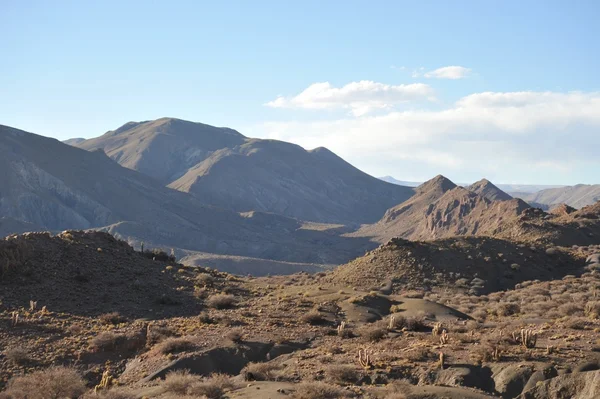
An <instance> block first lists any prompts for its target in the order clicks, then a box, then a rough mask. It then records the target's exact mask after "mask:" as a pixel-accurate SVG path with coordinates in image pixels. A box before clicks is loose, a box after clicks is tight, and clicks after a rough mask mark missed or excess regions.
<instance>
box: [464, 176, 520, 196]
mask: <svg viewBox="0 0 600 399" xmlns="http://www.w3.org/2000/svg"><path fill="white" fill-rule="evenodd" d="M468 189H469V191H472V192H474V193H475V194H479V195H481V196H482V197H485V198H487V199H489V200H491V201H510V200H511V199H512V197H511V196H510V195H508V194H506V193H505V192H504V191H502V190H500V189H499V188H498V187H496V186H495V185H494V184H492V182H491V181H489V180H487V179H482V180H479V181H478V182H475V183H473V184H471V185H470V186H469V187H468Z"/></svg>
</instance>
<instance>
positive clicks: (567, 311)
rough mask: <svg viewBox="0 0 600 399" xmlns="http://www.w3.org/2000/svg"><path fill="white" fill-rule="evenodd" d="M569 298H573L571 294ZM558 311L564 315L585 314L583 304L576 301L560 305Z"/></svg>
mask: <svg viewBox="0 0 600 399" xmlns="http://www.w3.org/2000/svg"><path fill="white" fill-rule="evenodd" d="M569 300H571V297H570V295H569ZM558 311H559V312H560V313H561V314H562V315H563V316H583V309H582V308H581V306H579V305H577V304H575V303H565V304H564V305H560V306H559V307H558Z"/></svg>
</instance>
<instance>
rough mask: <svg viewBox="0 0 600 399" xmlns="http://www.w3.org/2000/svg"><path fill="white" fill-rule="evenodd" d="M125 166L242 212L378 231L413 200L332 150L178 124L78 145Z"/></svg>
mask: <svg viewBox="0 0 600 399" xmlns="http://www.w3.org/2000/svg"><path fill="white" fill-rule="evenodd" d="M78 147H80V148H83V149H86V150H97V149H102V150H103V151H104V152H105V153H106V154H107V155H108V156H110V157H111V158H113V159H114V160H115V161H117V162H119V163H120V164H121V165H122V166H125V167H127V168H130V169H134V170H137V171H139V172H142V173H144V174H147V175H149V176H152V177H154V178H156V179H158V180H159V181H160V182H161V183H163V184H165V185H168V186H169V187H171V188H174V189H176V190H179V191H183V192H186V193H190V194H192V195H194V196H196V197H197V198H198V199H200V200H201V202H203V203H205V204H209V205H214V206H218V207H220V208H225V209H229V210H233V211H236V212H248V211H264V212H272V213H277V214H281V215H284V216H289V217H293V218H297V219H301V220H308V221H313V222H323V223H343V224H357V223H372V222H375V221H377V220H378V219H379V218H380V217H381V215H383V213H384V212H385V211H386V210H387V209H388V208H389V207H391V206H393V205H395V204H397V203H399V202H402V201H405V200H406V199H408V198H409V197H410V196H411V195H412V194H413V190H412V189H411V188H409V187H404V186H398V185H393V184H388V183H385V182H382V181H380V180H378V179H376V178H374V177H372V176H369V175H367V174H366V173H363V172H361V171H360V170H358V169H357V168H355V167H353V166H352V165H350V164H349V163H347V162H345V161H344V160H343V159H341V158H340V157H338V156H337V155H335V154H334V153H332V152H331V151H329V150H327V149H325V148H317V149H314V150H311V151H306V150H304V149H303V148H302V147H300V146H297V145H295V144H290V143H286V142H282V141H276V140H259V139H250V138H246V137H244V136H242V135H241V134H240V133H238V132H236V131H234V130H231V129H227V128H216V127H212V126H208V125H203V124H199V123H192V122H187V121H181V120H178V119H169V118H164V119H158V120H156V121H149V122H141V123H133V122H131V123H128V124H126V125H124V126H122V127H121V128H119V129H117V130H115V131H112V132H108V133H106V134H105V135H103V136H101V137H98V138H96V139H91V140H86V141H84V142H83V143H80V144H78Z"/></svg>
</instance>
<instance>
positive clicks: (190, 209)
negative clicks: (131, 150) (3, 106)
mask: <svg viewBox="0 0 600 399" xmlns="http://www.w3.org/2000/svg"><path fill="white" fill-rule="evenodd" d="M0 168H1V169H2V170H3V173H2V175H0V184H1V186H2V190H1V191H0V215H2V216H3V217H4V218H5V219H2V221H0V229H3V228H4V227H3V226H8V223H12V224H13V226H10V228H8V229H6V230H5V233H6V234H9V233H13V232H22V231H26V230H28V229H29V228H32V229H33V228H35V230H36V231H39V230H47V231H55V232H56V231H62V230H65V229H95V230H102V231H106V232H109V233H111V234H112V235H114V236H116V237H119V238H122V239H125V240H127V241H128V242H129V243H131V244H132V245H134V246H136V247H137V248H139V247H140V246H141V244H142V243H145V244H146V246H147V247H150V246H152V247H159V246H160V247H163V248H165V249H167V250H168V251H170V249H171V248H173V249H175V250H176V251H177V252H178V253H180V254H183V253H186V254H191V255H193V254H194V253H204V254H206V253H209V254H214V255H215V256H217V258H219V259H222V256H234V257H236V258H235V259H236V260H235V262H234V263H232V265H233V264H238V263H239V259H240V257H241V258H245V257H247V258H249V259H251V261H249V262H248V263H247V267H248V269H247V270H248V271H247V272H248V273H252V268H251V265H252V264H254V263H256V262H255V261H253V260H252V259H268V260H272V261H279V262H290V263H300V264H304V267H306V268H313V269H314V268H315V267H318V266H319V265H335V264H340V263H343V262H346V261H347V260H349V259H352V258H353V257H356V256H358V255H361V254H362V253H364V251H365V250H367V249H370V248H373V247H374V246H375V244H374V243H371V242H369V240H368V239H364V238H351V237H342V236H341V235H340V233H339V226H334V225H321V224H315V223H306V222H303V221H299V220H297V219H293V218H289V217H285V216H280V215H276V214H272V213H261V212H255V211H252V212H246V213H237V212H233V211H230V210H226V209H222V208H216V207H212V206H210V205H206V204H204V203H202V202H201V201H199V200H198V199H197V198H196V197H194V196H191V195H189V194H186V193H182V192H179V191H176V190H172V189H169V188H167V187H164V186H163V185H162V184H160V183H159V182H158V181H157V180H156V179H154V178H151V177H148V176H146V175H144V174H142V173H139V172H136V171H134V170H130V169H127V168H123V167H122V166H120V165H119V164H117V163H116V162H114V161H112V160H111V159H110V158H108V157H107V156H106V155H105V154H104V153H103V152H102V151H95V152H88V151H84V150H81V149H78V148H74V147H71V146H68V145H66V144H63V143H60V142H59V141H57V140H54V139H49V138H45V137H41V136H37V135H34V134H31V133H27V132H24V131H21V130H18V129H12V128H9V127H3V126H0ZM15 223H16V224H18V226H16V225H15ZM315 265H316V266H315Z"/></svg>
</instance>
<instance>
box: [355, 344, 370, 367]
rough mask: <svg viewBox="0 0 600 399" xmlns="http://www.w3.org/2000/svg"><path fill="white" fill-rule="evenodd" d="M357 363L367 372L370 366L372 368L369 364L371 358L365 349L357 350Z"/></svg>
mask: <svg viewBox="0 0 600 399" xmlns="http://www.w3.org/2000/svg"><path fill="white" fill-rule="evenodd" d="M358 363H359V364H360V365H361V366H362V368H364V369H365V370H369V369H370V368H371V366H372V364H371V356H370V355H369V352H368V351H367V350H366V349H359V350H358Z"/></svg>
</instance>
